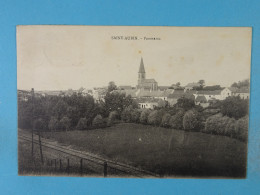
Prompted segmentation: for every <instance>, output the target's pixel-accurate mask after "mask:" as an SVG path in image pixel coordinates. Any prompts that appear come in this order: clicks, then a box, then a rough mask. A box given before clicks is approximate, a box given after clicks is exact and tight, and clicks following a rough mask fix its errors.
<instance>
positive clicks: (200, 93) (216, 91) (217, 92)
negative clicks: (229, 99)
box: [197, 90, 222, 95]
mask: <svg viewBox="0 0 260 195" xmlns="http://www.w3.org/2000/svg"><path fill="white" fill-rule="evenodd" d="M221 91H222V90H214V91H203V90H201V91H198V92H197V94H198V95H220V94H221Z"/></svg>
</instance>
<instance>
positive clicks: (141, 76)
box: [137, 58, 158, 91]
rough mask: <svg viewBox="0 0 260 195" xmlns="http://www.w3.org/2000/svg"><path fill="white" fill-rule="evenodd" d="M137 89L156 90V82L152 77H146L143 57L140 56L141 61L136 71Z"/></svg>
mask: <svg viewBox="0 0 260 195" xmlns="http://www.w3.org/2000/svg"><path fill="white" fill-rule="evenodd" d="M137 89H144V90H149V91H157V90H158V83H157V82H156V81H155V80H154V79H146V74H145V69H144V62H143V58H141V63H140V67H139V71H138V84H137Z"/></svg>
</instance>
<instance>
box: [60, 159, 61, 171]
mask: <svg viewBox="0 0 260 195" xmlns="http://www.w3.org/2000/svg"><path fill="white" fill-rule="evenodd" d="M60 171H61V159H60Z"/></svg>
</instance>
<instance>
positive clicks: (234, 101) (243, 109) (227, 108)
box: [220, 96, 249, 119]
mask: <svg viewBox="0 0 260 195" xmlns="http://www.w3.org/2000/svg"><path fill="white" fill-rule="evenodd" d="M248 107H249V101H248V100H243V99H241V98H240V97H239V96H232V97H228V98H226V99H225V100H223V101H222V102H221V106H220V112H221V113H222V114H223V115H226V116H228V117H231V118H235V119H239V118H241V117H244V116H245V115H247V114H248Z"/></svg>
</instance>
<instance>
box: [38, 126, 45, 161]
mask: <svg viewBox="0 0 260 195" xmlns="http://www.w3.org/2000/svg"><path fill="white" fill-rule="evenodd" d="M38 136H39V145H40V154H41V161H42V164H43V163H44V162H43V154H42V141H41V135H40V131H38Z"/></svg>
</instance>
